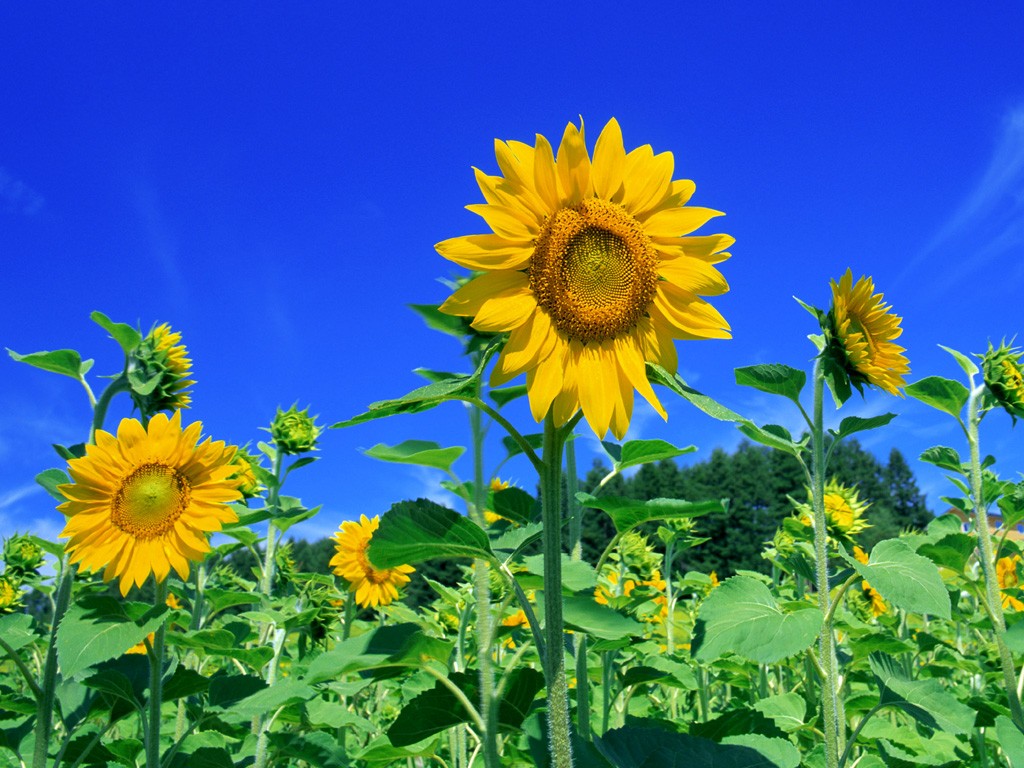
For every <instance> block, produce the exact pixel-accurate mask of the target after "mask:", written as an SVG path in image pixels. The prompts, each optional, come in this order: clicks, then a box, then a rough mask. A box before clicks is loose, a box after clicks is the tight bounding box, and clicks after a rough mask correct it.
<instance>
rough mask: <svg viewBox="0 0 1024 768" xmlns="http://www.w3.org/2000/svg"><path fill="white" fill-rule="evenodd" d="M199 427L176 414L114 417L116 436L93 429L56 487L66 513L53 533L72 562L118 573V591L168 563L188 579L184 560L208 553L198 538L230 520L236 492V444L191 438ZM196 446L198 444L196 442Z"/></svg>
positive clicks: (163, 571)
mask: <svg viewBox="0 0 1024 768" xmlns="http://www.w3.org/2000/svg"><path fill="white" fill-rule="evenodd" d="M201 430H202V424H201V423H199V422H196V423H194V424H190V425H189V426H188V427H186V428H185V429H184V430H182V428H181V412H180V411H175V413H174V415H173V416H172V417H170V418H168V417H167V415H166V414H163V413H158V414H156V415H155V416H154V417H153V419H152V420H151V421H150V422H149V428H148V429H146V428H144V427H143V426H142V424H141V423H140V422H139V421H138V420H136V419H122V420H121V424H120V426H119V427H118V429H117V437H115V436H114V435H112V434H110V433H108V432H104V431H102V430H97V432H96V444H95V445H89V446H86V449H85V451H86V453H85V456H83V457H82V458H79V459H72V460H71V461H69V462H68V472H69V473H70V475H71V477H72V479H73V480H74V482H73V483H69V484H67V485H61V486H59V490H60V492H61V493H63V494H64V496H65V498H67V501H66V502H64V503H63V504H61V505H60V506H59V507H58V509H59V510H61V511H62V512H63V513H64V514H65V515H68V521H67V525H65V526H64V530H63V531H62V532H61V534H60V538H66V539H69V541H68V544H67V551H68V553H69V554H70V555H71V562H72V563H81V564H82V567H84V568H87V569H88V570H90V571H95V570H98V569H100V568H103V569H104V571H103V579H104V581H110V580H111V579H113V578H115V577H119V578H120V579H121V594H122V595H127V594H128V590H129V589H131V587H132V584H135V585H136V586H142V583H143V582H144V581H145V580H146V579H147V578H148V577H149V575H150V574H151V573H152V574H153V575H154V576H156V579H157V581H163V580H164V579H165V578H167V574H168V573H169V572H170V569H171V568H174V570H175V571H176V572H177V573H178V575H179V576H180V577H181V578H182V579H186V578H188V572H189V561H190V560H191V561H199V560H202V559H203V557H204V556H205V554H206V553H207V552H209V551H210V544H209V542H208V541H207V538H206V534H207V533H209V532H211V531H219V530H220V529H221V527H222V525H223V524H224V523H231V522H235V521H236V520H237V519H238V518H237V516H236V515H235V513H234V512H233V511H232V510H231V509H230V508H229V507H228V506H227V502H230V501H235V500H236V499H239V498H240V497H241V494H240V493H239V491H238V487H237V485H238V481H237V480H234V479H229V478H231V476H232V475H233V474H234V473H235V472H236V467H235V466H234V465H233V464H232V463H231V458H232V456H233V455H234V452H235V448H234V447H233V446H227V445H225V444H224V442H223V441H217V442H213V441H211V440H210V439H207V440H205V441H203V442H202V443H198V440H199V433H200V431H201ZM197 443H198V444H197Z"/></svg>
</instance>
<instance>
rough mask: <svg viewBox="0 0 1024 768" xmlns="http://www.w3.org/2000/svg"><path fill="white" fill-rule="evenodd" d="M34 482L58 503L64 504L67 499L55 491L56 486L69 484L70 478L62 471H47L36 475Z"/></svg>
mask: <svg viewBox="0 0 1024 768" xmlns="http://www.w3.org/2000/svg"><path fill="white" fill-rule="evenodd" d="M36 482H37V483H39V484H40V485H41V486H43V488H45V489H46V492H47V493H48V494H50V495H51V496H52V497H53V498H55V499H56V500H57V501H59V502H62V503H63V502H65V501H67V499H65V498H64V494H63V493H61V492H60V491H58V490H57V486H58V485H66V484H68V483H70V482H71V478H70V477H68V476H67V474H66V473H65V472H64V470H62V469H47V470H44V471H42V472H40V473H39V474H38V475H36Z"/></svg>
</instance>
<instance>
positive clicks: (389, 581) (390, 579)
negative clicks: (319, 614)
mask: <svg viewBox="0 0 1024 768" xmlns="http://www.w3.org/2000/svg"><path fill="white" fill-rule="evenodd" d="M379 525H380V518H379V517H374V518H373V519H370V518H368V517H367V516H366V515H360V517H359V520H358V521H356V520H346V521H345V522H343V523H342V524H341V529H340V530H339V531H338V532H337V533H335V534H334V548H335V554H334V557H332V558H331V561H330V566H331V568H333V569H334V573H335V574H337V575H338V576H340V577H341V578H343V579H344V580H345V581H347V582H348V585H349V587H348V588H349V591H350V592H352V593H353V594H354V595H355V599H356V602H357V603H358V604H359V605H360V606H361V607H363V608H370V607H374V608H375V607H377V606H382V605H388V604H390V603H392V602H394V601H395V600H397V599H398V588H399V587H402V586H405V585H406V584H408V583H409V574H410V573H412V572H413V571H414V570H415V569H414V568H413V567H412V566H409V565H399V566H396V567H395V568H376V567H374V565H373V564H372V563H371V562H370V559H369V557H368V556H367V554H366V552H367V550H368V549H369V548H370V541H371V540H372V539H373V532H374V531H376V530H377V527H378V526H379Z"/></svg>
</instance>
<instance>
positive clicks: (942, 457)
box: [920, 445, 963, 474]
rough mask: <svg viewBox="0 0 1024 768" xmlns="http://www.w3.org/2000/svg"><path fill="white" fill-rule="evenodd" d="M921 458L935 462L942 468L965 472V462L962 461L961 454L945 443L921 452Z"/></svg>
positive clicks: (928, 461) (931, 462)
mask: <svg viewBox="0 0 1024 768" xmlns="http://www.w3.org/2000/svg"><path fill="white" fill-rule="evenodd" d="M920 458H921V461H924V462H927V463H928V464H934V465H935V466H936V467H939V468H940V469H948V470H949V471H950V472H959V473H960V474H963V462H961V461H960V454H958V453H957V452H956V451H955V450H954V449H952V448H949V447H947V446H945V445H936V446H933V447H931V448H929V449H927V450H926V451H924V452H923V453H922V454H921V456H920Z"/></svg>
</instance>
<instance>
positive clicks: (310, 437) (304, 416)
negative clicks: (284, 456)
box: [270, 405, 321, 454]
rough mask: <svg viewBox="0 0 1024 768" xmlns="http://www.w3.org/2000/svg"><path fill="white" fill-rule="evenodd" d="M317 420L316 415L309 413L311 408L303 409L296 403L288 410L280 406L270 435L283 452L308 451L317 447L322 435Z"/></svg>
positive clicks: (296, 452)
mask: <svg viewBox="0 0 1024 768" xmlns="http://www.w3.org/2000/svg"><path fill="white" fill-rule="evenodd" d="M315 422H316V416H310V415H309V408H304V409H303V410H301V411H300V410H297V409H296V408H295V406H294V405H293V406H292V407H291V408H289V409H288V410H287V411H282V410H281V409H280V408H278V409H277V416H275V417H274V421H273V422H272V423H271V425H270V436H271V438H272V439H273V441H274V445H276V446H277V448H278V450H279V451H281V452H282V453H288V454H299V453H306V452H307V451H312V450H315V449H316V439H317V437H319V436H320V431H321V428H320V427H318V426H317V425H316V423H315Z"/></svg>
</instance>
